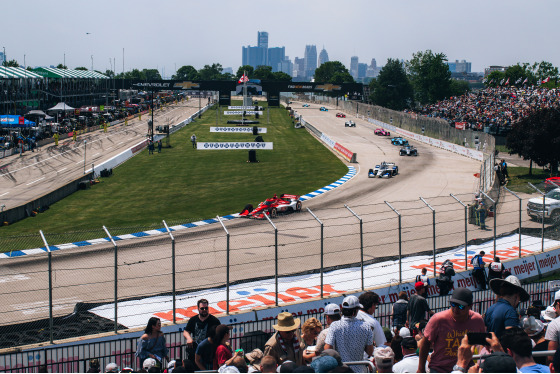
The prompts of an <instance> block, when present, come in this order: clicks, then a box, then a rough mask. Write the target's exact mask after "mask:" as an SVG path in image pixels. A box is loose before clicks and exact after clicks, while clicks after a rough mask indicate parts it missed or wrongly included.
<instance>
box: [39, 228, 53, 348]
mask: <svg viewBox="0 0 560 374" xmlns="http://www.w3.org/2000/svg"><path fill="white" fill-rule="evenodd" d="M39 233H40V234H41V238H42V239H43V243H45V248H46V249H47V253H48V254H49V258H48V261H49V339H50V343H51V344H53V297H52V253H51V249H50V247H49V243H47V239H45V235H43V230H39Z"/></svg>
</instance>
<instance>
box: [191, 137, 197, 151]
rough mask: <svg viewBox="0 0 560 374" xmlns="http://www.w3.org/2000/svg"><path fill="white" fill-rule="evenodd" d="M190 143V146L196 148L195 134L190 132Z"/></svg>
mask: <svg viewBox="0 0 560 374" xmlns="http://www.w3.org/2000/svg"><path fill="white" fill-rule="evenodd" d="M191 143H192V147H193V148H196V135H195V134H192V136H191Z"/></svg>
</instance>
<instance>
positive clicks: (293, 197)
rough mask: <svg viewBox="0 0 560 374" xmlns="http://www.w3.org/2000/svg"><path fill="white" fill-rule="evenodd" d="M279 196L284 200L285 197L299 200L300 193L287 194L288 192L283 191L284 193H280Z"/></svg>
mask: <svg viewBox="0 0 560 374" xmlns="http://www.w3.org/2000/svg"><path fill="white" fill-rule="evenodd" d="M280 198H281V199H284V200H286V199H291V200H299V198H300V195H289V194H286V193H284V194H282V195H280Z"/></svg>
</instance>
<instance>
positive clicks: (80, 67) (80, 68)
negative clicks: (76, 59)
mask: <svg viewBox="0 0 560 374" xmlns="http://www.w3.org/2000/svg"><path fill="white" fill-rule="evenodd" d="M74 70H85V71H88V70H89V69H88V68H85V67H83V66H78V67H77V68H75V69H74Z"/></svg>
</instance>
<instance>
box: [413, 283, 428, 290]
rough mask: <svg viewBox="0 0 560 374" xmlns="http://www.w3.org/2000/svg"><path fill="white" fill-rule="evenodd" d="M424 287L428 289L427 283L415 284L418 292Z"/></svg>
mask: <svg viewBox="0 0 560 374" xmlns="http://www.w3.org/2000/svg"><path fill="white" fill-rule="evenodd" d="M422 287H426V283H424V282H416V283H414V288H416V289H417V290H419V289H420V288H422Z"/></svg>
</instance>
